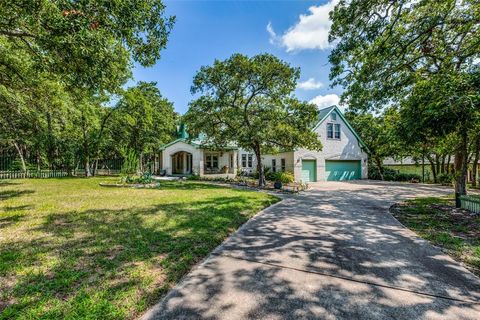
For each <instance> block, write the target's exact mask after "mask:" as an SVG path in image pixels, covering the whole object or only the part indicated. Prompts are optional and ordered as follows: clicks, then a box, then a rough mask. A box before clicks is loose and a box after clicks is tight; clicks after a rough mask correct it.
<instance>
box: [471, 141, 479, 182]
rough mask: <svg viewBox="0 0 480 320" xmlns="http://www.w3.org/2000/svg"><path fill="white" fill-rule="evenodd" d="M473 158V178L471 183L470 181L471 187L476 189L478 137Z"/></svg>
mask: <svg viewBox="0 0 480 320" xmlns="http://www.w3.org/2000/svg"><path fill="white" fill-rule="evenodd" d="M474 153H475V156H474V158H473V167H472V176H473V181H472V187H474V188H476V187H477V181H478V177H477V175H478V162H479V161H480V135H479V136H478V137H477V143H476V145H475V151H474Z"/></svg>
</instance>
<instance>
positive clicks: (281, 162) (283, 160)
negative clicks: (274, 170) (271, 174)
mask: <svg viewBox="0 0 480 320" xmlns="http://www.w3.org/2000/svg"><path fill="white" fill-rule="evenodd" d="M280 164H281V166H282V171H283V172H285V170H286V169H287V166H286V164H285V158H283V159H281V160H280Z"/></svg>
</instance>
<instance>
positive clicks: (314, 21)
mask: <svg viewBox="0 0 480 320" xmlns="http://www.w3.org/2000/svg"><path fill="white" fill-rule="evenodd" d="M338 2H339V0H330V1H328V2H327V3H325V4H323V5H319V6H311V7H310V8H308V11H309V13H308V14H301V15H300V17H299V21H298V22H297V24H295V25H293V26H292V27H290V28H289V29H288V30H287V31H286V32H285V33H284V34H283V35H281V36H279V35H277V34H276V33H275V31H274V30H273V27H272V24H271V23H269V24H268V25H267V31H268V33H269V34H270V43H272V44H274V43H279V44H280V45H282V46H284V47H285V48H287V52H292V51H298V50H304V49H320V50H324V49H329V48H331V47H332V44H331V43H329V42H328V32H329V31H330V27H331V25H332V21H331V20H330V18H329V15H328V14H329V12H330V11H332V10H333V8H334V7H335V5H336V4H337V3H338Z"/></svg>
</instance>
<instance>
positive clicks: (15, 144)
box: [13, 141, 27, 172]
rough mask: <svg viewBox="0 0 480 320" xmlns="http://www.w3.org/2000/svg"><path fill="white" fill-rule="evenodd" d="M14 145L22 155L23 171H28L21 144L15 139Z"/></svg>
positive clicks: (19, 154)
mask: <svg viewBox="0 0 480 320" xmlns="http://www.w3.org/2000/svg"><path fill="white" fill-rule="evenodd" d="M13 145H14V146H15V149H16V150H17V152H18V156H19V157H20V162H21V163H22V171H23V172H27V165H26V163H25V158H24V157H23V153H22V150H21V149H20V146H19V145H18V144H17V143H16V142H15V141H14V142H13Z"/></svg>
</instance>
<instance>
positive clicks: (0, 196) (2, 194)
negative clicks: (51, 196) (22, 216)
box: [0, 190, 35, 200]
mask: <svg viewBox="0 0 480 320" xmlns="http://www.w3.org/2000/svg"><path fill="white" fill-rule="evenodd" d="M32 193H35V191H33V190H4V191H0V200H6V199H11V198H16V197H20V196H23V195H27V194H32Z"/></svg>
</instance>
